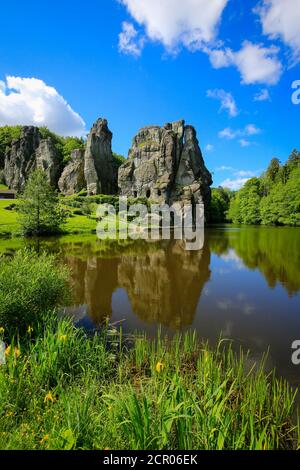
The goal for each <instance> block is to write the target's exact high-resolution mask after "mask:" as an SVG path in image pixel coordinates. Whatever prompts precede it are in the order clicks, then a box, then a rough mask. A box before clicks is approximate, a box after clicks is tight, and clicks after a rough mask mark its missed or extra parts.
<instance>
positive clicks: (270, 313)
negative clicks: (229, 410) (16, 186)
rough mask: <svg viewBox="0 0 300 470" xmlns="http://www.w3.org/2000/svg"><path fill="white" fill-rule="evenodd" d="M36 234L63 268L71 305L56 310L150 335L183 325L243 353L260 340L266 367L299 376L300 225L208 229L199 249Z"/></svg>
mask: <svg viewBox="0 0 300 470" xmlns="http://www.w3.org/2000/svg"><path fill="white" fill-rule="evenodd" d="M9 243H10V242H7V246H6V249H7V250H8V249H9ZM39 243H40V244H41V246H47V248H48V249H49V250H51V251H58V252H60V256H61V259H62V260H63V261H64V262H65V263H66V264H68V266H69V267H70V268H71V272H72V286H73V293H74V306H73V307H72V308H68V309H67V312H66V314H68V315H71V316H72V317H73V318H74V321H75V322H76V323H77V324H79V325H83V326H85V327H86V328H94V327H95V325H99V324H101V323H102V322H104V321H105V320H106V319H107V318H109V319H110V321H112V322H122V325H123V329H124V331H125V332H132V331H146V332H147V333H148V335H150V336H153V335H155V333H156V331H157V328H158V327H160V326H161V328H162V330H163V332H164V333H167V334H169V335H172V334H174V332H176V331H185V330H187V329H189V328H193V329H196V330H197V331H198V333H199V335H200V336H201V337H202V338H204V339H207V340H209V341H210V343H211V344H215V343H216V342H217V341H218V339H219V337H220V335H221V334H222V335H223V336H225V337H226V338H230V339H233V340H234V344H235V347H237V348H238V347H239V346H240V345H241V346H242V347H243V348H245V349H247V350H248V349H249V350H250V351H251V354H250V357H251V360H253V361H254V360H256V359H258V358H260V357H261V354H262V353H263V352H265V351H266V350H267V349H268V348H269V350H270V352H269V359H268V364H267V366H268V368H273V367H276V370H277V373H278V375H280V376H283V377H286V378H287V379H288V380H289V381H290V383H291V384H293V385H300V366H294V365H293V364H292V362H291V353H292V351H291V344H292V342H293V341H294V340H295V339H300V229H297V228H264V227H242V228H239V227H233V226H218V227H214V228H208V229H206V232H205V243H204V247H203V249H202V250H200V251H192V252H188V251H186V250H185V249H184V244H183V243H182V242H181V241H174V240H173V241H161V242H146V241H135V242H133V241H127V242H122V243H117V242H101V241H99V240H97V239H96V237H94V236H89V237H84V238H82V237H79V236H78V237H68V238H60V239H54V240H48V241H47V242H45V241H44V242H39ZM2 245H3V242H2ZM4 246H5V244H4Z"/></svg>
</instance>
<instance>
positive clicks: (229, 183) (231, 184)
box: [221, 178, 250, 191]
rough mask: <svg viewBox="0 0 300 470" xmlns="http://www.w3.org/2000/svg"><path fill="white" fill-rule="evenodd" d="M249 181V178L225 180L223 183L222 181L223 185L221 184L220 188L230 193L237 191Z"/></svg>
mask: <svg viewBox="0 0 300 470" xmlns="http://www.w3.org/2000/svg"><path fill="white" fill-rule="evenodd" d="M249 179H250V178H236V179H230V178H227V179H226V180H225V181H223V183H221V186H222V188H228V189H231V190H232V191H238V190H239V189H241V188H242V187H243V186H244V185H245V184H246V183H247V181H249Z"/></svg>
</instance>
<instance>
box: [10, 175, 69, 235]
mask: <svg viewBox="0 0 300 470" xmlns="http://www.w3.org/2000/svg"><path fill="white" fill-rule="evenodd" d="M19 213H20V223H21V225H22V230H23V233H24V235H25V236H41V235H50V234H55V233H58V232H59V231H60V227H61V225H62V224H63V223H64V222H65V219H66V215H65V213H64V212H63V210H62V209H61V207H60V205H59V200H58V196H57V193H56V192H55V191H54V190H53V188H52V187H51V186H50V184H49V183H48V181H47V177H46V175H45V173H44V172H43V171H41V170H36V171H34V172H33V173H32V174H31V176H30V178H29V180H28V182H27V185H26V188H25V191H24V194H23V199H22V202H21V204H20V207H19Z"/></svg>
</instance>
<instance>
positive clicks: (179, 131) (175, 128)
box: [118, 121, 212, 207]
mask: <svg viewBox="0 0 300 470" xmlns="http://www.w3.org/2000/svg"><path fill="white" fill-rule="evenodd" d="M118 184H119V188H120V193H121V195H124V196H129V197H147V198H149V199H151V200H152V201H153V202H157V203H167V204H173V203H174V202H178V201H180V202H182V203H204V205H205V207H208V205H209V202H210V194H211V192H210V186H211V184H212V177H211V174H210V173H209V171H208V170H207V168H206V167H205V163H204V160H203V157H202V153H201V150H200V147H199V143H198V140H197V136H196V131H195V129H194V128H193V127H192V126H186V125H185V122H184V121H177V122H174V123H171V124H166V125H165V126H164V127H158V126H151V127H145V128H143V129H141V130H140V131H139V133H138V134H137V136H136V137H135V138H134V140H133V145H132V148H131V149H130V151H129V156H128V160H127V161H126V162H125V163H124V164H123V165H122V166H121V168H120V169H119V179H118Z"/></svg>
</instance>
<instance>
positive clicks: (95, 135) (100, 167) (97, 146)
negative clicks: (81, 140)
mask: <svg viewBox="0 0 300 470" xmlns="http://www.w3.org/2000/svg"><path fill="white" fill-rule="evenodd" d="M111 142H112V133H111V131H110V130H109V129H108V125H107V120H106V119H98V121H97V122H96V123H95V124H94V125H93V127H92V129H91V131H90V134H89V136H88V140H87V144H86V151H85V157H84V160H85V161H84V175H85V180H86V183H87V190H88V194H89V195H95V194H116V192H117V189H118V184H117V181H118V176H117V175H118V172H117V168H116V165H115V162H114V159H113V155H112V148H111Z"/></svg>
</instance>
